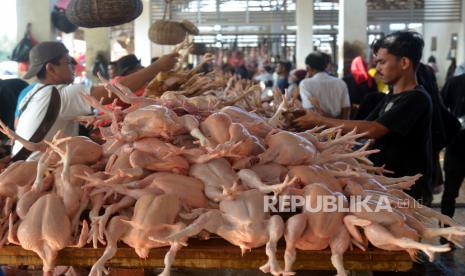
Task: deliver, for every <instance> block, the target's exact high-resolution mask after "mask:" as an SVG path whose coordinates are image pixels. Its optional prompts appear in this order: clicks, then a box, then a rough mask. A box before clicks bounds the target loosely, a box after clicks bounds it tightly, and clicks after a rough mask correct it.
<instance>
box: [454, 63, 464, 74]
mask: <svg viewBox="0 0 465 276" xmlns="http://www.w3.org/2000/svg"><path fill="white" fill-rule="evenodd" d="M462 74H465V61H464V62H462V63H461V64H460V65H459V66H457V68H456V69H455V72H454V76H455V77H456V76H460V75H462Z"/></svg>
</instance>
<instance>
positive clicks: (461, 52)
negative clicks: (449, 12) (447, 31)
mask: <svg viewBox="0 0 465 276" xmlns="http://www.w3.org/2000/svg"><path fill="white" fill-rule="evenodd" d="M464 61H465V0H462V23H461V24H460V31H459V41H458V44H457V64H461V63H462V62H464Z"/></svg>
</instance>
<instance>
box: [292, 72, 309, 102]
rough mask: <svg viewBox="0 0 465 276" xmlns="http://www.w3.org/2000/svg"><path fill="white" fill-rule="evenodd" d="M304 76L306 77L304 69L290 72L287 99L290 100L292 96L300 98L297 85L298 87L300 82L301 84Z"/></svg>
mask: <svg viewBox="0 0 465 276" xmlns="http://www.w3.org/2000/svg"><path fill="white" fill-rule="evenodd" d="M306 76H307V71H305V70H304V69H294V70H292V71H291V73H290V75H289V88H288V91H289V99H292V97H293V96H294V94H296V95H299V96H300V92H299V85H300V82H302V81H303V80H304V79H305V77H306Z"/></svg>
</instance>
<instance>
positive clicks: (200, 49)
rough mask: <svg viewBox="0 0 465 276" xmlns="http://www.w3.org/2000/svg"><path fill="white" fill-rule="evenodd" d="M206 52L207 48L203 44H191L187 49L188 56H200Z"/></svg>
mask: <svg viewBox="0 0 465 276" xmlns="http://www.w3.org/2000/svg"><path fill="white" fill-rule="evenodd" d="M206 52H207V46H206V45H205V43H193V44H192V45H191V46H190V47H189V54H191V55H197V56H201V55H204V54H205V53H206Z"/></svg>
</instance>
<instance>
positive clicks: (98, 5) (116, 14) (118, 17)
mask: <svg viewBox="0 0 465 276" xmlns="http://www.w3.org/2000/svg"><path fill="white" fill-rule="evenodd" d="M142 8H143V6H142V1H141V0H71V2H70V3H69V5H68V8H67V9H66V17H67V18H68V19H69V21H71V22H72V23H73V24H75V25H77V26H81V27H86V28H96V27H109V26H115V25H121V24H124V23H127V22H131V21H132V20H134V19H136V18H137V17H138V16H139V15H140V14H141V13H142Z"/></svg>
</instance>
